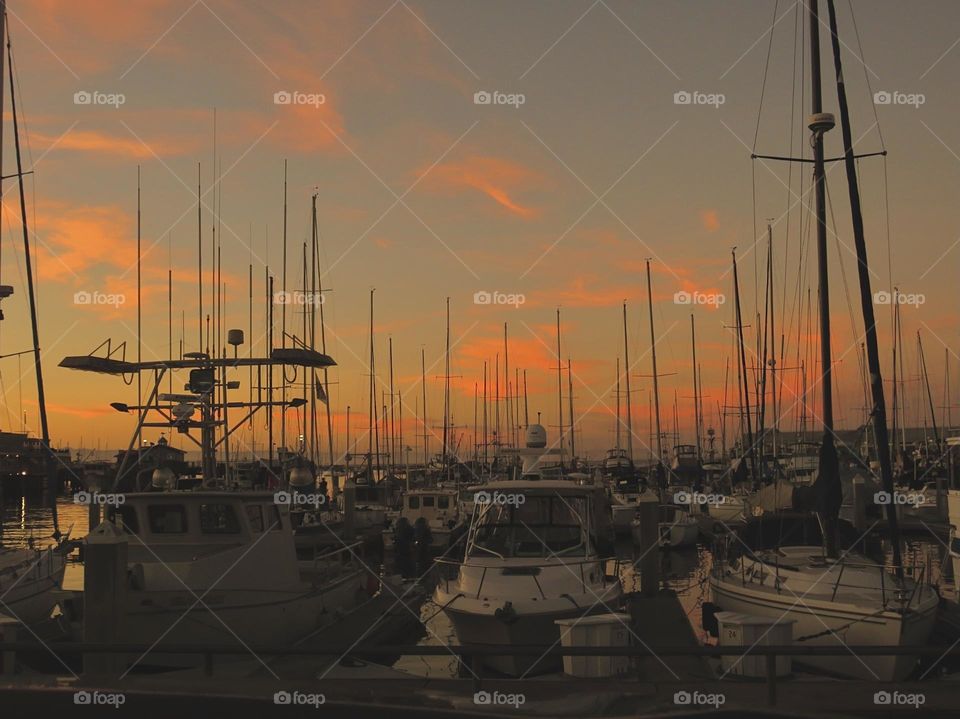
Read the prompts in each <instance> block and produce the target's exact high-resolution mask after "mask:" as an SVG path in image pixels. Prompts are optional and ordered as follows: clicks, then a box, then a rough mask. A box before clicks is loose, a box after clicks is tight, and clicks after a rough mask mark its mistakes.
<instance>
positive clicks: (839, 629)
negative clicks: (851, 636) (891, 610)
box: [793, 608, 887, 642]
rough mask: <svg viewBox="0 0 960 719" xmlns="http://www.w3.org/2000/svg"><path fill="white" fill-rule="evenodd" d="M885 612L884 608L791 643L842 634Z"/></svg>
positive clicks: (796, 638)
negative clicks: (855, 625)
mask: <svg viewBox="0 0 960 719" xmlns="http://www.w3.org/2000/svg"><path fill="white" fill-rule="evenodd" d="M886 611H887V610H886V609H885V608H884V609H880V610H878V611H876V612H874V613H873V614H867V615H866V616H863V617H860V619H854V620H853V621H852V622H847V623H846V624H843V625H841V626H839V627H837V628H835V629H824V630H823V631H822V632H817V633H816V634H807V635H806V636H804V637H795V638H794V640H793V641H795V642H805V641H807V640H809V639H817V638H819V637H825V636H827V635H828V634H836V633H837V632H844V631H846V630H847V629H849V628H850V627H852V626H853V625H854V624H859V623H860V622H864V621H866V620H867V619H873V618H874V617H879V616H881V615H882V614H883V613H884V612H886Z"/></svg>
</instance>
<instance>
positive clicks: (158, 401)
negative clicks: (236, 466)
mask: <svg viewBox="0 0 960 719" xmlns="http://www.w3.org/2000/svg"><path fill="white" fill-rule="evenodd" d="M230 337H231V339H232V341H234V342H235V343H236V344H240V343H242V341H243V340H242V332H241V331H239V330H232V331H231V332H230ZM333 364H334V362H333V360H332V359H331V358H330V357H328V356H326V355H324V354H322V353H319V352H316V351H314V350H310V349H307V348H297V349H282V348H275V349H273V350H272V351H271V353H270V355H269V356H268V357H247V358H240V359H236V358H232V359H227V358H212V357H210V356H208V355H206V354H205V353H200V352H196V353H187V354H185V355H184V357H183V359H174V360H158V361H150V362H128V361H126V360H121V359H116V358H114V357H110V356H106V357H104V356H98V355H94V354H90V355H81V356H72V357H66V358H65V359H63V360H62V361H61V363H60V365H61V366H62V367H66V368H69V369H74V370H82V371H88V372H94V373H98V374H107V375H134V376H136V375H138V374H140V373H145V374H150V375H152V382H151V384H152V388H151V389H150V391H149V394H148V397H149V399H148V401H147V402H146V403H145V404H144V405H142V406H129V405H126V404H124V403H119V402H116V403H113V405H112V406H113V407H114V409H116V410H118V411H120V412H130V411H136V412H138V414H139V421H138V423H137V430H136V434H135V435H134V440H133V441H131V446H133V445H134V443H138V444H139V442H137V439H138V434H139V433H140V432H141V431H142V429H143V427H144V426H149V427H164V428H166V429H167V430H168V431H169V430H171V429H176V430H177V431H178V432H180V433H184V434H189V433H190V432H191V430H199V433H200V439H199V440H198V443H199V444H200V446H201V466H200V469H199V473H200V474H199V476H200V479H201V481H200V483H199V485H198V486H191V488H190V489H179V488H178V487H181V486H183V485H182V484H181V483H180V482H179V479H178V477H177V476H176V474H175V473H174V472H173V471H172V470H171V469H169V468H157V469H156V470H154V476H153V479H152V481H151V490H152V491H145V492H137V491H134V492H129V493H124V494H121V495H116V496H118V497H122V498H123V501H116V502H113V503H107V504H106V507H105V509H106V511H105V514H104V516H103V521H102V522H101V523H100V524H99V525H98V526H97V527H96V528H95V529H93V530H92V531H91V532H90V533H89V535H88V536H87V537H86V540H85V541H86V542H87V543H88V544H95V543H97V542H99V541H103V540H104V539H108V540H109V539H110V538H111V537H114V538H119V539H126V540H127V541H126V544H127V567H126V574H127V576H128V578H129V579H128V587H127V592H126V597H125V600H124V601H123V608H122V612H121V616H120V617H118V619H117V621H118V623H119V626H120V627H122V631H123V634H124V637H125V639H127V640H128V641H130V642H132V643H135V644H136V643H141V644H145V645H148V646H149V645H154V644H156V645H164V644H174V645H177V646H187V647H201V646H208V645H210V644H223V643H230V642H232V641H237V640H239V641H241V642H243V643H245V644H249V645H257V644H260V645H264V644H272V645H275V644H283V643H290V642H294V641H296V640H297V639H298V638H302V637H304V636H306V635H307V634H308V633H310V632H312V631H314V630H316V629H318V628H320V627H323V626H325V625H328V624H330V623H333V622H339V621H343V619H344V617H347V616H349V615H350V613H351V612H352V611H353V610H354V609H356V608H357V607H358V606H359V605H360V603H361V602H360V600H361V598H362V597H368V596H370V594H373V593H375V591H376V588H372V589H373V591H371V588H370V587H368V586H367V583H366V581H365V577H366V576H367V573H366V571H365V570H364V568H363V567H362V566H360V565H359V563H358V562H357V561H356V559H355V553H356V547H351V546H346V544H345V543H343V542H341V544H342V545H343V546H341V547H340V548H339V549H337V550H334V551H332V552H329V553H326V554H322V555H316V556H314V557H313V558H312V559H310V560H308V561H300V560H298V558H297V554H296V549H295V539H294V528H293V525H292V523H291V519H290V507H291V506H296V505H297V504H298V503H299V500H295V499H292V498H291V495H292V494H293V493H296V492H298V490H297V488H296V486H297V483H298V482H299V479H298V478H297V477H293V478H292V479H293V480H294V482H293V484H292V485H291V482H290V479H291V478H289V477H288V478H281V479H282V481H283V483H284V485H285V486H284V487H282V488H281V491H280V492H276V493H274V492H264V491H239V490H235V489H224V487H227V488H229V487H232V486H233V484H232V482H230V481H228V480H229V473H230V468H229V465H226V464H221V463H219V462H218V461H217V457H216V451H215V449H216V446H217V444H218V443H217V442H216V441H215V432H216V431H217V429H218V428H221V427H225V426H229V425H227V423H226V420H225V419H224V420H221V419H218V418H220V417H224V416H225V412H226V410H227V409H228V408H231V409H232V408H242V409H245V410H247V411H248V412H249V415H248V416H252V415H253V414H255V413H256V412H258V411H260V410H262V409H264V408H268V407H273V406H277V405H279V404H282V405H283V406H290V407H297V406H303V405H304V404H305V401H304V400H303V399H300V398H294V399H291V400H289V401H287V402H283V403H280V402H275V401H253V402H234V401H229V402H228V401H227V397H228V390H229V389H232V388H235V386H236V383H231V382H230V381H229V379H228V377H229V372H230V371H235V368H236V367H237V366H250V367H255V368H256V369H257V370H258V371H260V372H263V373H266V372H269V371H270V369H271V368H272V367H284V368H289V367H293V366H295V367H297V369H298V370H299V371H303V370H304V369H306V368H325V367H329V366H331V365H333ZM176 370H186V371H188V372H189V381H188V382H187V384H186V385H185V392H184V393H178V394H176V395H167V394H164V393H161V392H160V388H161V386H162V385H163V383H164V378H165V374H166V372H168V371H176ZM154 414H159V415H160V419H159V420H157V421H151V422H147V421H146V419H147V418H148V417H152V416H153V415H154ZM195 417H196V418H195ZM241 421H243V420H241ZM226 437H227V438H228V437H229V435H226ZM226 451H229V450H226ZM127 454H128V455H129V454H130V453H129V452H128V453H127ZM127 472H128V467H127V466H126V464H125V463H124V462H122V463H121V464H120V466H119V467H118V469H117V474H116V477H115V478H114V487H115V486H116V485H117V484H118V483H119V482H121V481H122V479H123V477H124V476H125V474H126V473H127ZM224 473H226V474H227V475H228V476H224ZM198 598H202V601H198ZM74 605H75V608H77V607H82V606H83V603H82V602H74ZM196 661H197V658H196V657H181V656H179V655H177V656H171V655H169V654H157V655H155V656H150V657H149V659H146V658H141V660H137V662H140V663H149V664H150V665H163V666H167V665H172V666H179V665H182V664H183V663H185V662H186V663H195V662H196ZM135 663H136V662H135Z"/></svg>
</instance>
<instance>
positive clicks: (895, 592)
mask: <svg viewBox="0 0 960 719" xmlns="http://www.w3.org/2000/svg"><path fill="white" fill-rule="evenodd" d="M746 556H747V558H749V559H752V560H753V563H754V564H753V566H754V567H756V566H757V565H758V564H759V565H760V566H761V570H760V572H761V576H760V577H759V579H760V582H761V583H762V582H763V567H769V568H771V569H773V574H774V579H775V584H774V586H775V588H777V589H778V590H779V588H780V583H781V579H782V578H781V574H780V570H781V565H780V555H779V553H778V554H777V555H776V556H775V557H774V561H772V562H771V561H770V560H769V559H766V558H764V557H761V556H759V555H757V554H754V553H752V552H750V553H748V554H747V555H746ZM738 564H739V569H740V582H741V584H746V583H747V582H748V581H750V582H752V581H754V579H755V578H756V574H755V572H754V571H750V572H749V573H748V572H747V567H746V564H747V563H746V562H744V561H740V562H738ZM837 564H839V565H840V571H838V572H837V573H836V578H835V579H834V580H833V588H832V592H831V596H830V601H835V600H836V598H837V593H838V592H839V590H840V586H841V584H843V576H844V572H845V571H846V569H847V567H850V568H851V569H867V570H871V571H877V572H878V573H879V575H880V598H881V602H882V604H883V606H884V607H886V606H887V604H888V602H889V601H891V600H895V601H896V602H897V603H898V604H900V605H902V606H903V607H910V606H912V605H913V603H914V600H915V599H916V598H917V596H918V594H919V593H920V592H921V591H922V589H923V587H924V586H925V584H926V582H927V580H928V577H929V575H930V572H929V570H930V567H929V566H927V565H926V564H924V565H922V566H919V567H918V566H909V567H904V569H905V570H909V572H908V573H909V575H910V578H911V579H912V580H913V588H912V589H911V590H910V592H909V595H908V596H905V593H904V588H903V587H899V586H897V585H894V586H893V587H890V586H888V575H889V574H893V573H894V572H896V569H897V568H896V566H895V565H893V564H878V563H875V562H854V561H848V560H841V561H839V562H838V563H837ZM824 567H825V569H826V570H827V571H829V568H830V567H829V566H828V565H824ZM844 586H845V587H846V588H847V589H875V585H870V584H864V585H858V584H846V585H844Z"/></svg>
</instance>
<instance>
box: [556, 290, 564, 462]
mask: <svg viewBox="0 0 960 719" xmlns="http://www.w3.org/2000/svg"><path fill="white" fill-rule="evenodd" d="M561 356H562V355H561V354H560V308H559V307H558V308H557V422H558V423H559V426H560V466H561V467H562V466H563V360H561V359H560V357H561Z"/></svg>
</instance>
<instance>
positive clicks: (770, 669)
mask: <svg viewBox="0 0 960 719" xmlns="http://www.w3.org/2000/svg"><path fill="white" fill-rule="evenodd" d="M767 704H769V705H770V706H772V707H773V706H776V705H777V655H776V654H768V655H767Z"/></svg>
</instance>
